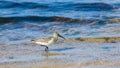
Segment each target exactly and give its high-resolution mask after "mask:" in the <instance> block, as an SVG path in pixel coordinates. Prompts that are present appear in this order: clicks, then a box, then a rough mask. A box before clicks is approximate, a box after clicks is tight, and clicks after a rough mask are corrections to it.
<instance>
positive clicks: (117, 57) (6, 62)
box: [0, 42, 120, 68]
mask: <svg viewBox="0 0 120 68" xmlns="http://www.w3.org/2000/svg"><path fill="white" fill-rule="evenodd" d="M119 44H120V43H119V42H118V43H101V42H93V43H90V42H64V43H62V44H55V45H53V46H50V47H49V52H45V51H44V47H41V46H38V45H34V44H13V45H11V44H9V45H0V56H1V58H0V60H1V61H0V67H4V66H5V67H6V66H8V68H9V67H11V66H15V68H16V67H18V68H19V66H20V67H21V68H25V67H26V68H29V67H34V66H35V67H36V68H37V67H38V68H39V67H48V68H49V67H53V68H56V66H57V67H59V66H60V68H62V66H63V68H67V67H68V68H69V67H70V68H71V67H73V68H76V67H79V66H89V68H90V66H98V67H99V66H103V67H105V66H117V67H118V68H119V65H120V63H119V61H120V49H119V48H120V45H119Z"/></svg>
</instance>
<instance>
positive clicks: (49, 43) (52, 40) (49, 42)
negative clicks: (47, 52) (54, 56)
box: [35, 38, 54, 46]
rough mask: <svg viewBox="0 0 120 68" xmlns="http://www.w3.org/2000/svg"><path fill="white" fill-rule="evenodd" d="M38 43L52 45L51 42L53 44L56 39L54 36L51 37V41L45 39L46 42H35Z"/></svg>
mask: <svg viewBox="0 0 120 68" xmlns="http://www.w3.org/2000/svg"><path fill="white" fill-rule="evenodd" d="M35 43H36V44H40V45H47V46H48V45H51V44H53V43H54V39H53V38H51V40H49V41H45V42H40V41H39V42H38V41H37V42H35Z"/></svg>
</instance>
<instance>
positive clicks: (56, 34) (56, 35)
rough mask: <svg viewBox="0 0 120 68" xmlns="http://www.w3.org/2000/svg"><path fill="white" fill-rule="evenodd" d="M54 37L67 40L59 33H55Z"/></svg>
mask: <svg viewBox="0 0 120 68" xmlns="http://www.w3.org/2000/svg"><path fill="white" fill-rule="evenodd" d="M53 37H55V38H57V37H61V38H63V39H65V38H64V37H63V36H61V35H60V34H59V33H58V32H55V33H54V34H53Z"/></svg>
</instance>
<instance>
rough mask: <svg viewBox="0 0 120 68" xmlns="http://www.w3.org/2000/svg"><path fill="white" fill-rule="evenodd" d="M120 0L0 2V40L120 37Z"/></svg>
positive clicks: (23, 41)
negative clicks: (53, 35)
mask: <svg viewBox="0 0 120 68" xmlns="http://www.w3.org/2000/svg"><path fill="white" fill-rule="evenodd" d="M119 2H120V1H119V0H112V1H111V0H100V1H98V0H91V1H88V0H84V1H83V0H81V1H79V0H76V1H74V0H65V1H63V0H58V1H55V0H50V1H48V0H44V1H39V0H34V1H33V0H20V1H16V0H4V1H2V0H1V1H0V5H1V6H0V37H1V38H0V39H1V41H0V43H1V44H3V43H8V44H9V43H25V42H28V41H29V40H31V39H35V38H39V37H44V36H50V35H51V34H52V33H53V32H55V31H57V32H59V33H60V34H62V35H63V36H65V37H73V38H74V37H119V36H120V29H119V27H120V24H119V22H120V19H119V17H120V16H119V14H120V9H119V8H120V4H119Z"/></svg>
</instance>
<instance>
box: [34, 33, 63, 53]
mask: <svg viewBox="0 0 120 68" xmlns="http://www.w3.org/2000/svg"><path fill="white" fill-rule="evenodd" d="M58 37H61V38H63V39H65V38H64V37H63V36H61V35H60V34H58V33H57V32H55V33H54V34H53V36H51V37H46V38H40V39H36V40H32V42H33V43H35V44H39V45H41V46H44V47H46V48H45V51H48V46H49V45H52V44H53V43H55V42H56V41H57V40H58Z"/></svg>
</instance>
